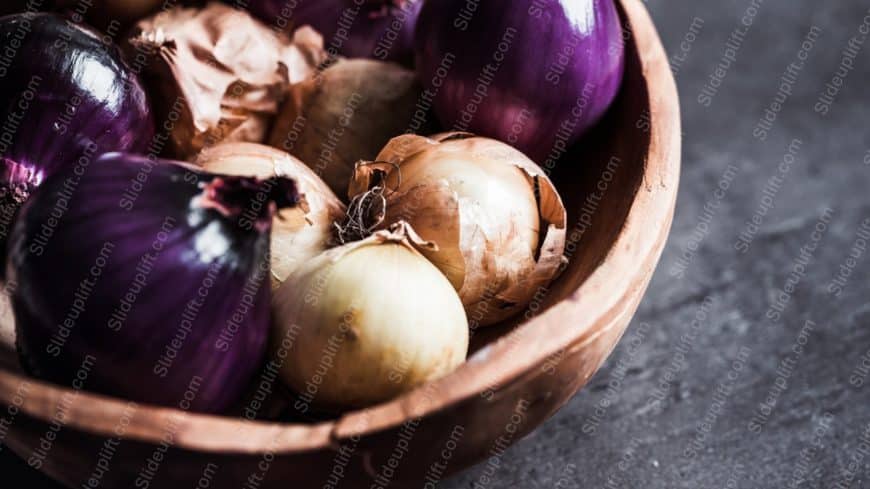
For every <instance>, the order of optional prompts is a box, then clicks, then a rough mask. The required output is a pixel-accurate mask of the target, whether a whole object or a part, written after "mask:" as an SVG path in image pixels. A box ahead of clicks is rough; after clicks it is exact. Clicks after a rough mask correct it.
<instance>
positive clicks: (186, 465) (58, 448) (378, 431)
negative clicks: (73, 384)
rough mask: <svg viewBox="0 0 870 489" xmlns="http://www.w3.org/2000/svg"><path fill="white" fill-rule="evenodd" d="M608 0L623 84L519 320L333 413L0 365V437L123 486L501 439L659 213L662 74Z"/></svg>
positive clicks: (575, 381) (647, 23) (261, 476)
mask: <svg viewBox="0 0 870 489" xmlns="http://www.w3.org/2000/svg"><path fill="white" fill-rule="evenodd" d="M621 11H622V14H623V18H624V19H626V23H627V25H628V27H629V28H630V30H631V32H632V33H633V36H632V37H631V39H630V40H629V41H628V43H627V57H626V74H625V81H624V86H623V89H622V92H621V94H620V96H619V98H618V100H617V101H616V103H615V105H614V107H613V108H612V110H611V111H610V112H609V113H608V115H607V116H606V118H605V119H604V120H603V121H602V123H601V124H600V125H599V126H598V127H597V128H596V129H595V130H594V131H593V133H592V134H590V135H589V136H588V137H586V138H585V140H584V141H583V142H582V143H581V144H578V145H577V148H576V149H575V150H572V153H571V154H570V155H568V158H566V160H567V161H564V162H563V163H562V164H560V165H559V167H558V168H557V170H556V171H555V173H554V174H553V180H554V181H555V182H556V185H557V187H558V188H559V191H560V193H561V195H562V196H563V198H564V200H565V204H566V206H567V208H568V213H569V220H568V222H569V232H568V237H569V240H571V241H570V242H569V246H568V249H567V251H568V253H569V254H570V259H571V260H570V265H569V266H568V268H567V270H566V271H565V272H564V273H563V274H562V276H561V277H560V278H559V279H558V280H557V282H556V283H555V284H554V285H553V287H552V288H551V291H550V293H549V294H547V295H546V297H543V298H541V299H542V300H540V301H538V302H536V303H534V304H533V305H532V307H531V309H530V311H529V314H528V316H529V317H530V319H528V320H523V318H522V317H521V318H519V320H517V321H515V322H514V323H512V324H505V325H502V326H497V327H493V328H487V329H484V330H481V331H480V332H479V333H478V334H476V335H475V339H474V345H473V351H474V353H473V354H472V355H471V356H470V358H469V361H468V362H467V363H466V364H464V365H463V366H462V367H461V368H459V369H458V370H457V371H456V372H455V373H453V374H451V375H449V376H447V377H445V378H443V379H441V380H439V381H437V382H435V383H433V384H431V385H428V386H425V387H423V388H420V389H418V390H417V391H414V392H411V393H409V394H407V395H404V396H402V397H400V398H398V399H395V400H394V401H391V402H388V403H386V404H382V405H379V406H375V407H373V408H370V409H367V410H363V411H355V412H349V413H346V414H344V415H343V416H341V417H340V418H339V419H337V420H333V421H321V422H316V423H307V424H289V423H278V422H259V421H257V422H253V421H244V420H242V419H240V418H229V417H217V416H206V415H199V414H190V413H186V412H183V411H179V410H174V409H166V408H156V407H151V406H138V407H136V408H135V409H132V408H130V407H129V405H128V404H127V403H126V402H125V401H123V400H120V399H113V398H109V397H104V396H99V395H94V394H90V393H87V392H75V391H72V390H69V389H65V388H62V387H58V386H55V385H49V384H45V383H41V382H38V381H36V380H34V379H32V378H28V377H26V376H24V375H22V374H21V373H20V372H18V371H17V370H16V369H15V368H14V367H12V366H9V367H4V368H3V369H0V403H5V404H6V405H7V407H6V408H2V409H0V419H2V418H5V419H7V420H9V421H7V422H5V423H0V439H2V441H3V442H4V443H5V444H6V445H8V446H9V447H10V448H11V449H12V450H14V451H15V452H16V453H17V454H18V455H20V456H21V457H23V458H24V459H25V460H30V461H31V462H32V464H33V465H38V466H39V468H41V469H42V470H43V471H45V472H46V473H48V474H49V475H50V476H52V477H54V478H56V479H58V480H59V481H62V482H63V483H65V484H67V485H69V486H70V487H83V484H86V483H87V481H88V479H89V478H91V477H95V476H96V477H99V478H100V481H99V482H100V487H105V488H125V489H126V488H131V487H136V488H145V487H152V488H159V489H171V488H176V487H178V488H180V487H189V488H193V487H212V488H232V489H240V488H245V489H248V488H251V489H253V488H282V489H284V488H303V489H307V488H321V487H345V488H368V487H385V486H386V485H387V481H392V484H391V485H390V487H405V486H409V487H410V486H411V485H412V483H413V484H415V487H424V484H425V483H426V482H434V481H436V480H438V479H441V478H443V477H445V476H446V475H448V474H450V473H453V472H456V471H459V470H461V469H463V468H465V467H467V466H469V465H472V464H473V463H475V462H477V461H479V460H482V459H483V458H485V457H489V456H492V455H493V454H498V453H500V452H501V451H502V450H503V449H504V448H505V447H506V446H507V445H509V444H510V443H512V442H515V441H517V440H518V439H520V438H521V437H522V436H523V435H525V434H526V433H528V432H529V431H531V430H532V429H534V428H535V427H536V426H537V425H539V424H540V423H541V422H543V421H544V420H545V419H547V418H548V417H549V416H551V415H552V414H553V413H554V412H556V410H557V409H559V407H561V406H562V405H563V404H564V403H565V402H566V401H567V400H568V399H569V398H570V397H571V396H572V395H573V394H574V393H576V392H577V390H578V389H580V387H582V386H583V385H584V384H585V383H586V382H587V381H588V380H589V378H590V377H591V376H592V374H593V373H595V371H596V370H597V369H598V367H599V366H600V365H601V363H602V362H603V361H604V359H605V358H606V357H607V355H608V354H609V353H610V351H611V350H612V349H613V347H614V345H615V344H616V342H617V340H619V338H620V336H621V335H622V333H623V331H624V330H625V328H626V326H627V325H628V323H629V320H630V319H631V317H632V315H633V314H634V311H635V310H636V308H637V305H638V303H639V301H640V299H641V296H642V295H643V293H644V290H645V289H646V286H647V284H648V283H649V280H650V278H651V276H652V274H653V270H654V269H655V266H656V262H657V261H658V259H659V255H660V253H661V251H662V247H663V246H664V243H665V240H666V238H667V235H668V230H669V228H670V224H671V218H672V215H673V209H674V202H675V199H676V193H677V182H678V178H679V164H680V119H679V106H678V99H677V93H676V87H675V85H674V80H673V77H672V76H671V72H670V68H669V65H668V60H667V58H666V57H665V52H664V50H663V48H662V45H661V42H660V41H659V38H658V36H657V34H656V31H655V28H654V26H653V24H652V21H651V20H650V18H649V15H648V14H647V12H646V10H645V9H644V7H643V5H642V4H641V2H640V1H639V0H622V1H621ZM572 226H573V228H572ZM533 311H534V312H535V313H537V315H535V314H532V312H533ZM130 382H136V379H130ZM52 423H54V427H52ZM57 428H59V429H57ZM119 433H120V434H121V435H120V436H119ZM170 446H171V448H170ZM105 467H108V470H104V469H105ZM338 480H341V483H340V484H339V483H338V482H337V481H338ZM94 482H96V480H95V481H94ZM197 484H200V485H199V486H198V485H197ZM204 484H207V485H204ZM425 487H431V485H430V486H425Z"/></svg>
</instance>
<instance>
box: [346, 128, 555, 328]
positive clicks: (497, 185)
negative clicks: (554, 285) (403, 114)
mask: <svg viewBox="0 0 870 489" xmlns="http://www.w3.org/2000/svg"><path fill="white" fill-rule="evenodd" d="M349 195H350V196H351V197H353V198H354V201H353V202H352V204H351V207H352V210H353V208H361V209H362V210H363V212H356V213H351V214H352V215H355V216H359V217H358V218H357V221H356V222H351V223H350V226H351V227H355V228H356V229H357V230H368V229H372V228H382V227H386V226H389V225H391V223H394V222H397V221H400V220H405V221H407V222H408V223H410V224H411V226H412V227H413V228H414V229H415V230H416V231H417V232H418V233H419V234H420V236H421V237H422V238H423V239H425V240H427V241H431V242H433V243H434V244H436V245H437V250H436V249H423V250H421V253H423V254H424V255H425V256H426V257H427V258H429V259H430V260H431V261H432V263H434V264H435V265H436V266H437V267H438V268H439V269H440V270H441V271H442V272H444V274H445V275H446V276H447V278H448V279H449V280H450V283H451V284H453V286H454V287H455V288H456V290H457V291H458V292H459V296H460V298H461V299H462V303H463V305H464V306H465V310H466V312H467V314H468V318H469V321H470V322H471V326H472V328H474V327H476V326H486V325H490V324H493V323H496V322H498V321H500V320H502V319H505V318H507V317H510V316H512V315H514V314H516V313H517V312H519V311H520V310H522V309H523V308H524V307H525V306H526V305H528V303H529V301H531V299H532V298H533V297H534V296H535V295H536V294H539V293H540V290H539V289H541V288H545V287H546V286H547V285H548V284H549V283H550V281H552V280H553V279H554V278H555V277H556V275H557V274H558V273H559V271H560V269H561V267H562V265H563V260H564V258H563V256H562V253H563V251H564V248H565V226H566V222H565V221H566V216H565V206H564V205H563V204H562V200H561V198H560V197H559V194H558V193H557V192H556V188H555V187H554V186H553V183H552V182H551V181H550V179H549V178H548V177H547V175H546V174H545V173H544V171H543V170H541V168H540V167H538V166H537V165H536V164H535V163H534V162H532V161H531V160H529V159H528V158H527V157H526V156H525V155H523V154H522V153H520V152H519V151H517V150H516V149H514V148H512V147H510V146H508V145H507V144H504V143H501V142H498V141H495V140H493V139H487V138H481V137H475V136H473V135H471V134H467V133H446V134H440V135H436V136H433V137H432V138H425V137H422V136H414V135H406V136H399V137H396V138H394V139H392V140H391V141H390V142H389V144H387V146H385V147H384V149H383V150H382V151H381V152H380V154H378V156H377V158H376V161H374V162H361V163H360V164H358V165H357V167H356V172H355V173H354V177H353V181H352V183H351V186H350V191H349ZM378 200H382V202H378ZM370 209H375V212H370V211H369V210H370Z"/></svg>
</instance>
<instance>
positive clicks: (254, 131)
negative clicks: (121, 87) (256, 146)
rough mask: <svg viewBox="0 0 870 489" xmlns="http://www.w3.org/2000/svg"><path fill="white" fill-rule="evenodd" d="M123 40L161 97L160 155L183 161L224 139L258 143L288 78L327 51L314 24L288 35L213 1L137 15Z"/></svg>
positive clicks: (305, 71) (306, 72)
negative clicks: (163, 138)
mask: <svg viewBox="0 0 870 489" xmlns="http://www.w3.org/2000/svg"><path fill="white" fill-rule="evenodd" d="M124 47H125V49H126V51H127V54H128V57H130V58H131V59H145V60H146V61H145V62H143V66H144V69H143V77H144V80H145V82H146V85H147V89H148V91H149V93H150V94H151V96H152V98H154V99H156V100H160V101H161V103H160V104H158V105H156V106H155V111H156V113H157V116H158V117H159V118H160V119H161V120H163V121H166V122H165V123H164V125H163V129H165V130H167V131H168V132H169V136H170V137H169V142H168V144H166V146H167V148H165V150H164V153H163V154H165V155H168V156H171V157H174V158H178V159H184V160H190V159H192V158H194V157H195V155H196V153H197V152H199V151H200V150H202V149H203V148H205V147H208V146H211V145H214V144H217V143H219V142H222V141H247V142H255V143H262V142H264V140H265V138H266V136H267V135H268V133H269V128H270V127H271V125H272V120H273V118H274V116H275V115H276V114H277V112H278V108H279V105H280V103H281V101H282V100H283V98H284V95H285V89H286V87H287V85H288V84H294V83H298V82H300V81H302V80H305V79H307V78H308V77H309V76H311V75H312V74H313V73H314V72H315V69H316V68H317V66H318V65H320V64H321V63H322V62H323V61H324V60H326V57H327V56H326V52H325V51H324V50H323V38H322V37H321V36H320V34H318V33H316V32H314V30H313V29H310V28H305V29H298V30H296V31H295V32H294V34H293V37H292V39H291V38H288V37H287V36H286V35H285V34H283V33H277V32H274V31H273V30H271V29H269V28H268V27H267V26H266V25H264V24H263V23H262V22H260V21H258V20H257V19H255V18H253V17H251V15H249V14H248V13H247V12H243V11H240V10H236V9H233V8H231V7H229V6H227V5H224V4H221V3H218V2H210V3H208V4H207V5H206V6H205V7H203V8H186V7H180V6H176V7H174V8H172V9H168V10H163V11H160V12H158V13H156V14H155V15H152V16H151V17H147V18H145V19H141V20H140V21H139V22H137V23H136V26H135V27H134V29H133V31H132V33H131V36H130V38H129V39H128V41H127V43H125V44H124Z"/></svg>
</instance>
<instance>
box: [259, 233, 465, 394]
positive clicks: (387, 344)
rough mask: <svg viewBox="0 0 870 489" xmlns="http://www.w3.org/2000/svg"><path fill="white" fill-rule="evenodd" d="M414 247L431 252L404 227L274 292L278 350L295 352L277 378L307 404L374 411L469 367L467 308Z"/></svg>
mask: <svg viewBox="0 0 870 489" xmlns="http://www.w3.org/2000/svg"><path fill="white" fill-rule="evenodd" d="M412 243H416V244H412ZM416 246H423V247H426V246H431V245H430V244H428V243H424V242H422V241H421V240H420V239H419V237H418V236H416V235H415V234H414V233H413V231H412V230H411V229H410V228H408V226H407V225H405V224H404V223H399V224H397V225H396V226H393V227H392V228H391V229H390V230H382V231H379V232H377V233H374V234H373V235H371V236H370V237H368V238H366V239H364V240H361V241H356V242H353V243H349V244H346V245H343V246H341V247H339V248H333V249H331V250H328V251H326V252H325V253H323V254H321V255H320V256H318V257H317V258H315V259H313V260H311V261H309V262H307V263H305V264H303V265H302V266H301V267H300V268H299V269H297V270H296V272H294V273H293V274H292V275H291V276H290V277H289V278H288V279H287V280H286V281H285V282H284V284H283V285H282V286H281V288H279V289H278V291H277V292H276V293H275V300H274V301H273V322H274V328H273V341H272V343H273V345H283V348H287V345H290V346H289V351H286V350H285V352H284V355H282V356H286V359H285V360H284V361H283V365H282V367H281V377H282V378H283V379H284V381H285V382H286V383H287V384H288V385H289V386H290V387H291V388H293V389H294V390H296V391H297V392H298V393H299V398H300V400H301V401H302V402H308V403H311V404H314V405H317V406H320V407H325V408H327V409H334V408H339V407H362V406H368V405H371V404H374V403H377V402H381V401H385V400H388V399H390V398H392V397H395V396H397V395H399V394H401V393H403V392H407V391H409V390H411V389H413V388H414V387H417V386H419V385H421V384H423V383H425V382H428V381H431V380H434V379H437V378H439V377H441V376H444V375H446V374H447V373H449V372H451V371H452V370H454V369H455V368H456V367H457V366H458V365H460V364H461V363H462V362H463V361H464V360H465V356H466V354H467V352H468V336H469V335H468V325H467V322H466V318H465V311H464V310H463V308H462V303H461V302H460V300H459V297H458V296H457V295H456V291H455V290H454V289H453V287H452V286H451V285H450V283H449V282H448V281H447V279H446V278H445V277H444V275H443V274H442V273H441V272H439V271H438V269H437V268H435V267H434V266H433V265H432V264H431V263H430V262H429V261H427V260H426V258H424V257H423V256H422V255H421V254H420V253H419V252H418V251H417V249H416ZM275 353H276V354H279V352H277V351H276V352H275ZM296 405H297V406H299V405H300V403H299V402H297V403H296Z"/></svg>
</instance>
